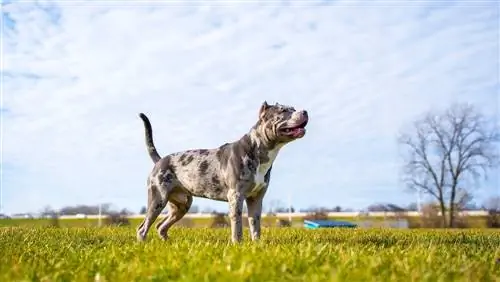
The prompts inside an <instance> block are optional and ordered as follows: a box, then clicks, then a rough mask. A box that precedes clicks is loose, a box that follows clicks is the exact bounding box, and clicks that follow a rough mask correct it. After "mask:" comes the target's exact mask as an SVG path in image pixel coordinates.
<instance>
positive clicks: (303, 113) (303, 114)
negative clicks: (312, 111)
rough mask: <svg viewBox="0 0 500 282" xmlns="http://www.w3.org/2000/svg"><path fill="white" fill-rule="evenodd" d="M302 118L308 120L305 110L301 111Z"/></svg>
mask: <svg viewBox="0 0 500 282" xmlns="http://www.w3.org/2000/svg"><path fill="white" fill-rule="evenodd" d="M302 116H304V117H305V118H309V116H308V115H307V111H306V110H303V111H302Z"/></svg>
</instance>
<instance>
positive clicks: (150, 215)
mask: <svg viewBox="0 0 500 282" xmlns="http://www.w3.org/2000/svg"><path fill="white" fill-rule="evenodd" d="M166 205H167V193H161V192H160V191H158V188H157V186H154V185H150V186H149V187H148V207H147V211H146V216H145V218H144V220H143V221H142V223H141V224H140V225H139V227H138V228H137V240H138V241H144V240H145V239H146V235H147V234H148V231H149V229H150V228H151V225H152V224H153V222H154V221H155V220H156V218H157V217H158V216H159V215H160V213H161V211H162V210H163V209H164V208H165V206H166Z"/></svg>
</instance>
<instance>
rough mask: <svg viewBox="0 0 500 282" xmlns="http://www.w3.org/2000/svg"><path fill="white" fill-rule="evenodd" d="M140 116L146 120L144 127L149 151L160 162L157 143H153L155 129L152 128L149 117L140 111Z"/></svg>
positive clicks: (154, 159)
mask: <svg viewBox="0 0 500 282" xmlns="http://www.w3.org/2000/svg"><path fill="white" fill-rule="evenodd" d="M139 117H140V118H141V119H142V121H143V122H144V129H145V131H146V132H145V133H146V146H147V147H148V153H149V156H150V157H151V159H152V160H153V162H154V163H156V162H158V161H159V160H160V159H161V157H160V154H158V152H157V151H156V148H155V144H154V143H153V129H152V128H151V123H150V122H149V119H148V117H147V116H146V115H145V114H143V113H140V114H139Z"/></svg>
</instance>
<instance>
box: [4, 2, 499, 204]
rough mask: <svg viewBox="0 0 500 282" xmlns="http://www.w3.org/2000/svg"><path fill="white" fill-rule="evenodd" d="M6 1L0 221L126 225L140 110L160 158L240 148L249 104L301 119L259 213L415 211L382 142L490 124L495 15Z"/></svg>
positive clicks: (140, 150) (142, 200)
mask: <svg viewBox="0 0 500 282" xmlns="http://www.w3.org/2000/svg"><path fill="white" fill-rule="evenodd" d="M4 3H5V4H4V5H3V6H2V49H1V55H2V79H3V80H2V105H1V112H0V113H1V116H2V132H1V134H2V138H1V139H2V182H1V185H2V186H1V188H2V203H3V207H2V208H3V212H5V213H17V212H38V211H40V210H41V209H42V208H43V207H44V206H47V205H50V206H51V207H53V208H57V209H58V208H61V207H63V206H67V205H76V204H97V203H99V202H111V203H113V204H114V206H115V207H117V208H128V209H130V210H132V211H139V209H140V208H141V206H145V205H146V199H147V194H146V178H147V176H148V173H149V172H150V170H151V169H152V166H153V163H152V161H151V159H150V158H149V156H148V154H147V151H146V146H145V142H144V128H143V124H142V122H141V120H140V119H139V117H138V113H140V112H144V113H146V114H147V115H148V117H149V118H150V120H151V123H152V126H153V134H154V140H155V144H156V147H157V149H158V151H159V153H160V154H161V155H162V156H164V155H166V154H169V153H173V152H177V151H182V150H185V149H192V148H215V147H217V146H219V145H221V144H224V143H226V142H230V141H234V140H237V139H238V138H240V137H241V136H242V135H243V134H245V133H246V132H247V131H248V130H249V129H250V127H251V126H252V125H253V124H254V123H255V122H256V120H257V117H258V110H259V107H260V105H261V104H262V102H263V101H268V102H269V103H275V102H279V103H282V104H286V105H292V106H294V107H296V108H303V109H306V110H308V112H309V116H310V122H309V124H308V127H307V134H306V136H305V137H304V138H302V139H300V140H297V141H294V142H292V143H290V144H288V145H286V146H285V147H284V148H283V149H282V150H281V151H280V153H279V155H278V157H277V159H276V161H275V163H274V166H273V174H272V178H271V184H270V187H269V190H268V192H267V194H266V197H265V200H264V205H265V206H266V205H271V202H272V201H277V200H280V201H282V202H283V203H285V204H287V203H288V201H289V199H290V200H291V203H292V204H293V206H294V207H296V208H307V207H311V206H326V207H334V206H337V205H340V206H342V207H348V208H353V209H362V208H365V207H366V206H368V205H370V204H372V203H379V202H380V203H387V202H388V203H395V204H400V205H407V204H409V203H410V202H414V201H415V200H416V197H415V194H412V193H408V192H407V191H406V190H405V189H404V185H403V183H402V182H401V181H400V177H399V171H400V166H401V159H400V158H399V156H400V155H399V152H398V146H397V142H396V138H397V134H398V132H399V131H400V129H401V128H402V127H404V126H405V125H406V124H408V123H411V122H412V121H413V120H414V119H415V118H416V117H418V116H419V115H421V114H422V113H425V112H426V111H428V110H430V109H445V108H446V107H448V106H449V105H450V104H451V103H454V102H469V103H472V104H474V105H475V106H476V107H478V109H480V110H481V111H482V112H484V113H485V114H486V115H487V116H489V117H492V118H498V116H497V112H498V106H499V99H498V94H499V93H498V89H499V87H500V85H499V79H500V76H499V70H498V64H499V32H500V31H499V9H498V3H497V2H496V1H482V2H479V1H461V2H457V1H432V2H431V1H411V2H407V3H406V4H402V3H396V2H394V1H392V2H387V1H386V2H377V1H369V2H367V1H357V2H352V1H350V2H347V1H266V3H264V2H262V1H261V2H258V1H244V2H243V1H241V2H239V3H236V2H230V1H224V2H221V1H218V2H216V1H210V3H211V4H210V5H208V3H209V2H208V1H196V2H195V1H191V2H180V1H177V2H167V1H156V2H154V3H153V2H136V1H129V2H127V4H125V3H126V2H124V1H106V2H103V1H92V2H87V1H65V2H64V1H61V2H48V1H42V2H38V3H35V2H31V1H22V2H20V1H17V2H16V1H10V2H4ZM496 172H497V173H499V172H500V171H498V170H497V171H496ZM498 182H499V181H498V176H495V175H494V173H493V175H492V176H491V177H490V178H489V179H488V180H486V181H483V182H482V183H480V185H479V187H478V189H477V192H476V193H475V196H476V200H477V201H478V202H479V203H481V201H482V200H483V199H486V198H487V197H489V196H491V195H494V194H498V193H499V191H498V190H499V189H500V188H499V184H498ZM194 205H197V206H199V207H201V208H204V207H208V206H209V207H213V208H215V209H218V210H221V211H227V204H225V203H222V202H215V201H210V200H205V199H199V198H195V200H194Z"/></svg>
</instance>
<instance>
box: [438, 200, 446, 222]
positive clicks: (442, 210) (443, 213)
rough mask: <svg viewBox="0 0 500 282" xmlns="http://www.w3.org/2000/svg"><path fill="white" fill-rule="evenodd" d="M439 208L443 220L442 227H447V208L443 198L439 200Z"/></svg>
mask: <svg viewBox="0 0 500 282" xmlns="http://www.w3.org/2000/svg"><path fill="white" fill-rule="evenodd" d="M439 206H440V208H441V219H442V220H443V222H442V223H441V227H446V207H445V205H444V199H443V198H439Z"/></svg>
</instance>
